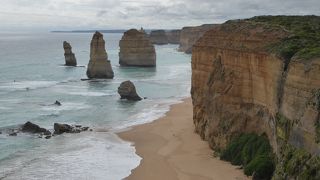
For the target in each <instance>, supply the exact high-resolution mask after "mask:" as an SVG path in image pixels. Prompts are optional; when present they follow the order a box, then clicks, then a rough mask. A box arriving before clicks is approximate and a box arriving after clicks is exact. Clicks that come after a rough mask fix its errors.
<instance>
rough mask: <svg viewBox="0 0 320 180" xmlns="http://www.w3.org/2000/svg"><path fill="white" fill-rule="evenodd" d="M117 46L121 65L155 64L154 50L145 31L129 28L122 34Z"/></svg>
mask: <svg viewBox="0 0 320 180" xmlns="http://www.w3.org/2000/svg"><path fill="white" fill-rule="evenodd" d="M119 46H120V52H119V64H120V65H121V66H142V67H153V66H156V51H155V49H154V46H153V44H152V43H151V42H150V40H149V38H148V37H147V35H146V34H145V33H143V32H140V31H138V30H136V29H130V30H128V31H126V32H125V33H124V35H123V36H122V38H121V40H120V42H119Z"/></svg>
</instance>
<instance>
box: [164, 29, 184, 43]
mask: <svg viewBox="0 0 320 180" xmlns="http://www.w3.org/2000/svg"><path fill="white" fill-rule="evenodd" d="M180 32H181V30H170V31H167V32H166V35H167V37H168V43H169V44H180Z"/></svg>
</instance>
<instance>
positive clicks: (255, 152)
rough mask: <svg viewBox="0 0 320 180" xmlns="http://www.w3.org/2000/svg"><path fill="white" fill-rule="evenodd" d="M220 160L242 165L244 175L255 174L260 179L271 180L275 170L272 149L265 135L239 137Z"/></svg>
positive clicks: (231, 143) (243, 135) (223, 153)
mask: <svg viewBox="0 0 320 180" xmlns="http://www.w3.org/2000/svg"><path fill="white" fill-rule="evenodd" d="M220 158H221V159H222V160H226V161H230V162H231V164H233V165H242V166H243V167H244V172H245V174H246V175H249V176H250V175H252V174H253V173H255V176H256V177H258V178H261V179H271V177H272V175H273V171H274V168H275V165H274V155H273V153H272V148H271V146H270V144H269V141H268V138H267V137H266V136H265V135H261V136H258V135H256V134H242V135H240V136H239V137H237V138H235V139H233V140H232V141H231V142H230V144H229V145H228V146H227V148H226V149H225V150H224V151H223V152H222V153H221V157H220Z"/></svg>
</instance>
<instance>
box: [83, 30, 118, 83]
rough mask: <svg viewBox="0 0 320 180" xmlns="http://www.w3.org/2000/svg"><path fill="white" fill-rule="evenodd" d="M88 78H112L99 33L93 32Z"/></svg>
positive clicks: (109, 64) (103, 43)
mask: <svg viewBox="0 0 320 180" xmlns="http://www.w3.org/2000/svg"><path fill="white" fill-rule="evenodd" d="M87 76H88V78H99V79H112V78H113V76H114V73H113V70H112V67H111V63H110V61H109V60H108V54H107V52H106V49H105V41H104V39H103V35H102V34H101V33H100V32H98V31H97V32H95V33H94V35H93V37H92V40H91V44H90V61H89V64H88V69H87Z"/></svg>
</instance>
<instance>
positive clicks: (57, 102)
mask: <svg viewBox="0 0 320 180" xmlns="http://www.w3.org/2000/svg"><path fill="white" fill-rule="evenodd" d="M54 105H57V106H61V105H62V104H61V102H59V101H58V100H57V101H56V102H54Z"/></svg>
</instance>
